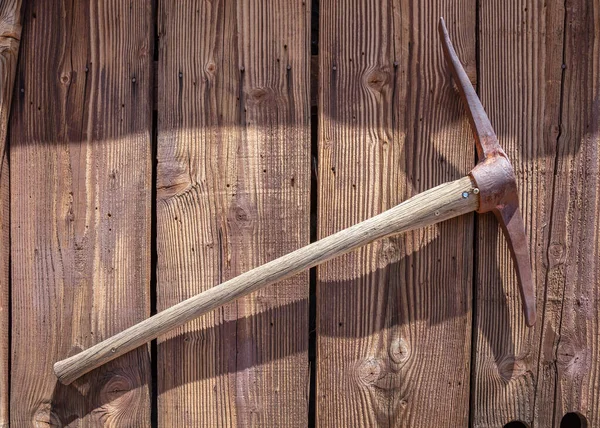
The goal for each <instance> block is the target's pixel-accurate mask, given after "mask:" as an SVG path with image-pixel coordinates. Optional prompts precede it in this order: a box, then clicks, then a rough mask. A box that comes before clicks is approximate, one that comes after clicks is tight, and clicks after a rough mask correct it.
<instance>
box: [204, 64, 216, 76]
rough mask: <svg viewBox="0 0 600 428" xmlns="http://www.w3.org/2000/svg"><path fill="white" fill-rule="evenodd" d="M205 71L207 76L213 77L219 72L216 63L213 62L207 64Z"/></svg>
mask: <svg viewBox="0 0 600 428" xmlns="http://www.w3.org/2000/svg"><path fill="white" fill-rule="evenodd" d="M204 70H205V71H206V74H210V75H213V74H215V71H216V70H217V66H216V64H215V63H214V62H212V61H211V62H209V63H207V64H206V67H205V68H204Z"/></svg>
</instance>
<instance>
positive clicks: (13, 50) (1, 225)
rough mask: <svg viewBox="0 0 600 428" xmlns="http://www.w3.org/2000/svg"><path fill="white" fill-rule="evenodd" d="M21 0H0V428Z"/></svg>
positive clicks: (4, 423) (5, 402)
mask: <svg viewBox="0 0 600 428" xmlns="http://www.w3.org/2000/svg"><path fill="white" fill-rule="evenodd" d="M20 40H21V1H20V0H10V1H3V2H1V3H0V76H1V80H0V154H1V160H0V325H2V326H4V327H3V328H1V329H0V428H4V427H8V422H9V399H8V392H9V391H8V384H9V370H8V359H9V334H10V328H9V327H8V326H9V325H10V321H9V299H8V296H9V286H10V278H9V277H10V268H9V263H10V232H9V231H10V203H9V202H10V195H9V189H10V186H9V179H10V176H9V171H8V145H7V140H6V136H7V129H8V117H9V114H10V103H11V100H12V93H13V84H14V81H15V71H16V69H17V58H18V56H19V42H20Z"/></svg>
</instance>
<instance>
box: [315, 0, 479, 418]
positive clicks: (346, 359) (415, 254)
mask: <svg viewBox="0 0 600 428" xmlns="http://www.w3.org/2000/svg"><path fill="white" fill-rule="evenodd" d="M341 10H343V11H344V13H340V11H341ZM474 12H475V2H474V1H451V2H441V1H432V0H430V1H425V2H418V3H417V2H410V1H399V2H395V1H386V0H372V1H367V0H364V1H347V2H341V3H340V2H334V1H330V0H328V1H322V2H320V17H321V25H320V37H319V38H320V45H319V52H320V95H319V103H320V111H319V162H320V165H319V203H318V205H319V235H320V236H321V237H322V236H326V235H329V234H331V233H333V232H335V231H337V230H340V229H342V228H344V227H346V226H348V225H350V224H353V223H356V222H358V221H360V220H363V219H365V218H367V217H370V216H372V215H374V214H376V213H378V212H381V211H383V210H385V209H387V208H389V207H390V206H393V205H395V204H397V203H398V202H400V201H402V200H404V199H407V198H408V197H409V196H411V195H413V194H416V193H419V192H421V191H424V190H426V189H428V188H431V187H433V186H435V185H437V184H439V183H441V182H444V181H448V180H451V179H455V178H458V177H460V176H462V175H464V174H466V173H467V172H468V171H469V170H470V169H471V167H472V166H473V161H474V157H475V149H474V142H473V139H472V134H471V132H470V130H469V126H468V122H467V118H466V115H464V114H463V113H462V108H461V104H460V103H461V101H460V98H459V96H458V93H457V92H456V90H455V89H453V87H452V82H451V80H450V74H449V71H448V70H447V68H446V66H445V63H444V58H443V55H442V50H441V45H440V42H439V40H438V35H437V23H438V20H439V17H440V16H444V17H445V18H446V22H447V23H448V27H449V30H450V33H451V35H452V38H453V41H454V43H455V47H456V49H457V52H458V54H459V56H460V58H461V59H462V61H463V62H464V64H465V67H466V69H467V72H468V74H469V75H470V76H474V75H475V13H474ZM472 221H473V220H472V217H471V216H462V217H460V218H457V219H455V220H451V221H448V222H445V223H443V224H439V225H436V226H434V227H429V228H426V229H424V230H419V231H415V232H413V233H409V234H407V235H403V236H399V237H394V238H388V239H384V240H381V241H378V242H377V243H374V244H371V245H368V246H366V247H364V248H363V249H361V250H359V251H356V252H353V253H351V254H349V255H347V256H345V257H341V258H339V259H336V260H334V261H332V262H329V263H327V264H325V265H323V266H322V267H319V268H318V283H317V287H318V289H317V314H318V315H317V316H318V320H317V326H318V343H317V355H318V358H317V368H318V372H317V396H316V399H317V422H318V424H319V425H320V426H332V427H339V426H376V425H380V426H406V427H431V426H436V427H438V426H449V427H456V426H466V425H467V424H468V403H469V361H470V352H471V338H470V333H471V296H472V294H471V279H472V269H473V267H472V258H473V253H472V247H473V223H472Z"/></svg>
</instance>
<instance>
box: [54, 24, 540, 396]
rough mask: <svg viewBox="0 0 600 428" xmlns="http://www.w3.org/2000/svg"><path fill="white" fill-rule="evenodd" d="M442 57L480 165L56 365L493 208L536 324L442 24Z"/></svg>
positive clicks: (508, 178)
mask: <svg viewBox="0 0 600 428" xmlns="http://www.w3.org/2000/svg"><path fill="white" fill-rule="evenodd" d="M439 33H440V38H441V41H442V45H443V50H444V56H445V58H446V62H447V63H448V66H449V67H450V70H451V72H452V75H453V76H454V79H455V81H456V84H457V86H458V90H459V92H460V95H461V98H462V100H463V101H464V104H465V107H466V110H467V112H468V113H469V120H470V122H471V127H472V129H473V134H474V137H475V144H476V146H477V154H478V155H479V162H478V163H477V165H476V166H475V168H473V170H471V172H470V173H469V174H468V175H467V176H466V177H464V178H461V179H460V180H456V181H453V182H449V183H445V184H442V185H440V186H437V187H434V188H433V189H430V190H427V191H425V192H423V193H420V194H418V195H416V196H414V197H412V198H410V199H408V200H406V201H404V202H402V203H401V204H399V205H397V206H395V207H394V208H391V209H389V210H387V211H385V212H383V213H381V214H379V215H376V216H375V217H372V218H370V219H368V220H365V221H363V222H361V223H358V224H356V225H354V226H351V227H349V228H347V229H344V230H342V231H340V232H337V233H334V234H333V235H330V236H328V237H326V238H323V239H321V240H319V241H316V242H313V243H312V244H309V245H307V246H305V247H302V248H300V249H298V250H296V251H293V252H291V253H289V254H286V255H285V256H282V257H279V258H278V259H275V260H273V261H271V262H269V263H266V264H264V265H262V266H259V267H257V268H255V269H252V270H251V271H248V272H246V273H243V274H242V275H240V276H238V277H236V278H233V279H230V280H229V281H226V282H224V283H222V284H220V285H217V286H215V287H213V288H211V289H209V290H207V291H204V292H203V293H200V294H198V295H196V296H194V297H191V298H189V299H187V300H184V301H183V302H181V303H178V304H177V305H175V306H172V307H170V308H168V309H166V310H164V311H162V312H159V313H158V314H156V315H154V316H152V317H150V318H148V319H146V320H144V321H142V322H140V323H138V324H136V325H134V326H132V327H129V328H128V329H126V330H124V331H122V332H121V333H119V334H116V335H115V336H113V337H110V338H108V339H106V340H104V341H102V342H100V343H98V344H96V345H94V346H92V347H91V348H88V349H86V350H84V351H82V352H80V353H79V354H77V355H74V356H72V357H69V358H67V359H65V360H62V361H59V362H57V363H56V364H54V371H55V373H56V375H57V376H58V379H59V380H60V381H61V382H62V383H64V384H69V383H71V382H73V381H74V380H75V379H77V378H78V377H80V376H82V375H83V374H85V373H87V372H89V371H91V370H93V369H94V368H96V367H99V366H101V365H102V364H104V363H106V362H108V361H110V360H113V359H114V358H117V357H118V356H120V355H123V354H125V353H126V352H129V351H131V350H133V349H135V348H137V347H138V346H141V345H143V344H145V343H147V342H149V341H151V340H153V339H155V338H157V337H158V336H160V335H162V334H164V333H166V332H168V331H169V330H172V329H174V328H176V327H179V326H181V325H183V324H185V323H186V322H188V321H190V320H192V319H194V318H197V317H199V316H200V315H203V314H205V313H207V312H209V311H211V310H213V309H215V308H217V307H219V306H222V305H224V304H226V303H229V302H231V301H233V300H236V299H239V298H240V297H242V296H245V295H246V294H249V293H251V292H253V291H256V290H258V289H259V288H261V287H264V286H266V285H268V284H272V283H274V282H277V281H280V280H282V279H284V278H287V277H289V276H292V275H294V274H296V273H299V272H301V271H303V270H305V269H309V268H311V267H313V266H316V265H318V264H321V263H323V262H325V261H327V260H329V259H331V258H333V257H336V256H339V255H341V254H344V253H347V252H349V251H351V250H353V249H355V248H357V247H360V246H362V245H365V244H368V243H369V242H372V241H374V240H377V239H380V238H383V237H385V236H389V235H394V234H398V233H400V232H404V231H408V230H412V229H416V228H420V227H424V226H428V225H431V224H434V223H438V222H441V221H444V220H447V219H450V218H453V217H457V216H460V215H462V214H466V213H469V212H472V211H477V212H479V213H485V212H489V211H492V212H493V213H494V214H495V215H496V218H497V219H498V223H499V224H500V226H501V227H502V230H503V231H504V235H505V237H506V241H507V243H508V246H509V248H510V251H511V254H512V259H513V262H514V265H515V268H516V271H517V279H518V283H519V286H520V291H521V300H522V306H523V311H524V313H525V322H526V324H527V325H528V326H532V325H533V323H534V322H535V318H536V314H535V293H534V288H533V279H532V273H531V264H530V260H529V251H528V245H527V238H526V236H525V229H524V225H523V219H522V218H521V213H520V212H519V205H518V195H517V184H516V181H515V176H514V172H513V167H512V165H511V163H510V161H509V160H508V157H507V156H506V153H504V150H502V148H501V147H500V145H499V144H498V139H497V138H496V134H495V132H494V129H493V128H492V125H491V124H490V120H489V118H488V116H487V114H486V113H485V110H484V109H483V106H482V105H481V101H480V100H479V98H478V97H477V94H476V92H475V89H473V86H472V85H471V82H470V81H469V78H468V77H467V74H466V73H465V70H464V69H463V67H462V65H461V63H460V60H459V59H458V57H457V55H456V52H455V51H454V48H453V46H452V42H451V41H450V36H449V35H448V31H447V29H446V25H445V23H444V20H443V19H440V23H439Z"/></svg>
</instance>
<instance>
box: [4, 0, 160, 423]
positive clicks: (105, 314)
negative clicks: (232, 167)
mask: <svg viewBox="0 0 600 428" xmlns="http://www.w3.org/2000/svg"><path fill="white" fill-rule="evenodd" d="M151 19H152V11H151V7H150V4H149V2H143V1H141V0H139V1H135V2H127V3H124V2H118V1H111V2H78V1H77V2H72V1H62V2H47V1H32V2H28V5H27V11H26V14H25V22H26V24H25V26H24V34H23V43H22V57H21V61H20V65H19V67H18V73H17V75H18V79H17V83H16V85H17V89H18V90H17V91H16V95H15V99H14V103H13V106H14V107H13V113H12V119H11V120H12V122H11V130H12V131H11V147H10V159H11V166H12V168H11V180H10V181H11V196H12V198H11V251H12V254H11V260H12V287H13V289H12V290H13V292H12V317H13V324H12V360H11V361H12V366H11V426H15V427H19V426H31V425H35V426H41V425H44V424H48V425H53V426H66V425H72V426H74V425H77V426H82V427H84V426H99V425H103V426H144V427H145V426H148V425H149V423H150V397H149V381H150V365H149V355H148V350H147V349H146V348H140V349H138V350H136V351H134V352H131V353H129V354H127V355H125V356H123V357H121V358H120V359H118V360H116V361H114V362H112V363H110V364H107V365H106V366H103V367H101V368H99V369H98V370H95V371H94V372H92V373H90V374H88V375H87V376H85V377H83V378H82V379H80V380H79V381H77V382H76V383H75V384H73V385H71V386H68V387H67V386H63V385H61V384H58V382H57V381H56V378H55V377H54V374H53V372H52V364H53V363H54V362H55V361H57V360H59V359H62V358H65V357H67V356H68V355H72V354H74V353H76V352H78V351H80V350H81V349H84V348H86V347H89V346H90V345H92V344H93V343H96V342H97V341H99V340H102V339H104V338H106V337H108V336H110V335H112V334H115V333H117V332H119V331H120V330H122V329H124V328H126V327H128V326H130V325H132V324H134V323H136V322H139V321H140V320H142V319H144V318H146V317H147V316H148V315H149V309H150V297H149V280H150V251H149V250H150V221H151V172H152V165H151V152H152V150H151V136H150V132H151V117H152V116H151V115H152V110H151V108H152V102H151V100H150V93H151V84H152V82H151V75H150V73H151V52H152V50H151V43H152V36H151V29H152V22H151Z"/></svg>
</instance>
